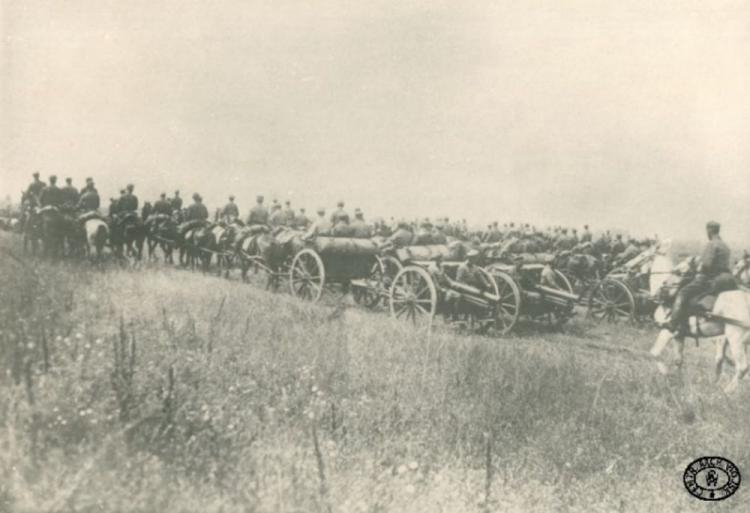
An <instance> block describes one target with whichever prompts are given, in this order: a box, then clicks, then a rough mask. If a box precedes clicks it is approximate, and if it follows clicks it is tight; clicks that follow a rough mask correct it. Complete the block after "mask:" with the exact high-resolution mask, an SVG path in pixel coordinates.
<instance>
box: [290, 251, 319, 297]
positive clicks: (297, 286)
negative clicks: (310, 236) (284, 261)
mask: <svg viewBox="0 0 750 513" xmlns="http://www.w3.org/2000/svg"><path fill="white" fill-rule="evenodd" d="M325 282H326V271H325V267H324V266H323V260H321V259H320V256H319V255H318V254H317V253H316V252H315V251H313V250H312V249H303V250H302V251H300V252H299V253H297V254H296V255H295V256H294V260H292V265H291V266H290V268H289V286H290V287H291V289H292V294H293V295H294V296H297V297H298V298H300V299H304V300H306V301H312V302H315V301H318V300H319V299H320V296H321V295H322V294H323V287H324V286H325Z"/></svg>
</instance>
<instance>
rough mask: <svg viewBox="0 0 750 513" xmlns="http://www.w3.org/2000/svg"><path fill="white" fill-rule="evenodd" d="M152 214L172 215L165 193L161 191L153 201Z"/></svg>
mask: <svg viewBox="0 0 750 513" xmlns="http://www.w3.org/2000/svg"><path fill="white" fill-rule="evenodd" d="M154 214H161V215H166V216H171V215H172V205H171V203H170V202H169V200H168V199H167V194H166V193H165V192H162V193H161V194H160V195H159V199H158V200H156V203H154Z"/></svg>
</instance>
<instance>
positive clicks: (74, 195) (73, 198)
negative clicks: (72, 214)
mask: <svg viewBox="0 0 750 513" xmlns="http://www.w3.org/2000/svg"><path fill="white" fill-rule="evenodd" d="M60 191H61V193H62V198H63V204H64V205H67V206H68V207H70V208H75V207H76V206H78V189H76V188H75V187H73V179H72V178H66V179H65V187H63V188H62V189H60Z"/></svg>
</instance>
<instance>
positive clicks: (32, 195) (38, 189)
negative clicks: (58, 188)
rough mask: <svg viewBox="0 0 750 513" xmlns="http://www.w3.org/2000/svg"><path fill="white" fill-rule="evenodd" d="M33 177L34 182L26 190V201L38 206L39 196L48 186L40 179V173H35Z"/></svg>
mask: <svg viewBox="0 0 750 513" xmlns="http://www.w3.org/2000/svg"><path fill="white" fill-rule="evenodd" d="M33 177H34V180H33V181H32V182H31V183H30V184H29V186H28V187H27V188H26V193H25V194H24V199H25V200H27V201H29V202H30V203H31V204H32V205H38V204H39V195H40V194H41V193H42V190H43V189H44V188H45V187H46V185H47V184H45V183H44V182H43V181H41V180H40V179H39V173H34V174H33Z"/></svg>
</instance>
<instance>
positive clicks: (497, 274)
mask: <svg viewBox="0 0 750 513" xmlns="http://www.w3.org/2000/svg"><path fill="white" fill-rule="evenodd" d="M488 271H489V273H490V275H491V276H492V278H493V279H494V282H495V284H496V285H497V295H498V297H499V298H500V299H499V301H498V305H497V307H498V311H497V328H496V329H497V331H498V332H499V333H500V334H501V335H505V334H506V333H509V332H510V330H512V329H513V327H514V326H515V325H516V323H517V322H518V318H519V317H520V316H521V289H520V288H519V287H518V285H517V284H516V280H514V279H513V277H511V275H509V274H508V273H506V272H505V271H500V270H499V269H497V268H494V269H493V266H490V267H489V268H488Z"/></svg>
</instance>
